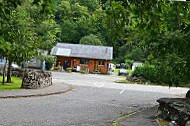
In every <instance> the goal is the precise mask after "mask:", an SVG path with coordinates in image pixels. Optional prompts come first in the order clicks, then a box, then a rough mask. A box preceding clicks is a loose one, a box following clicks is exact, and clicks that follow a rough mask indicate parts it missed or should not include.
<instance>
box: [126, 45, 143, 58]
mask: <svg viewBox="0 0 190 126" xmlns="http://www.w3.org/2000/svg"><path fill="white" fill-rule="evenodd" d="M125 58H126V59H130V60H134V61H144V55H143V51H142V50H141V49H140V48H134V49H132V51H131V52H130V53H127V55H126V56H125Z"/></svg>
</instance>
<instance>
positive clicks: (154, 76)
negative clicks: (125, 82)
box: [132, 65, 160, 83]
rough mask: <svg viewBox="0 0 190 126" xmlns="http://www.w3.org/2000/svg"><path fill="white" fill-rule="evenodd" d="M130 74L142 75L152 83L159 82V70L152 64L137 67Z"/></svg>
mask: <svg viewBox="0 0 190 126" xmlns="http://www.w3.org/2000/svg"><path fill="white" fill-rule="evenodd" d="M132 76H137V77H143V78H145V79H146V80H149V81H151V82H154V83H155V82H160V80H159V71H158V69H157V68H156V67H155V66H153V65H144V66H139V67H137V68H136V69H135V70H134V72H133V73H132Z"/></svg>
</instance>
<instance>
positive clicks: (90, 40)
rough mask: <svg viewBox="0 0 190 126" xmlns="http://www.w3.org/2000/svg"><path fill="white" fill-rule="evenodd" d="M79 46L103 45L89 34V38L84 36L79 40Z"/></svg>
mask: <svg viewBox="0 0 190 126" xmlns="http://www.w3.org/2000/svg"><path fill="white" fill-rule="evenodd" d="M80 44H86V45H103V44H102V42H101V41H100V40H99V39H98V37H97V36H95V35H93V34H90V35H89V36H84V37H83V38H81V40H80Z"/></svg>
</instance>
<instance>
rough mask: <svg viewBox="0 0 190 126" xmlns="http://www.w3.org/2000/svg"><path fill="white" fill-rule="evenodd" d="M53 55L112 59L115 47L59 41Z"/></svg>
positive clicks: (52, 51) (52, 52)
mask: <svg viewBox="0 0 190 126" xmlns="http://www.w3.org/2000/svg"><path fill="white" fill-rule="evenodd" d="M51 55H55V56H67V57H80V58H91V59H103V60H112V58H113V47H108V46H92V45H83V44H67V43H57V45H56V46H55V47H53V49H52V50H51Z"/></svg>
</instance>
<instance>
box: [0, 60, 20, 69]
mask: <svg viewBox="0 0 190 126" xmlns="http://www.w3.org/2000/svg"><path fill="white" fill-rule="evenodd" d="M5 63H6V60H5V59H0V67H3V66H4V65H5ZM11 67H12V68H19V66H18V65H17V64H16V63H12V65H11Z"/></svg>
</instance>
